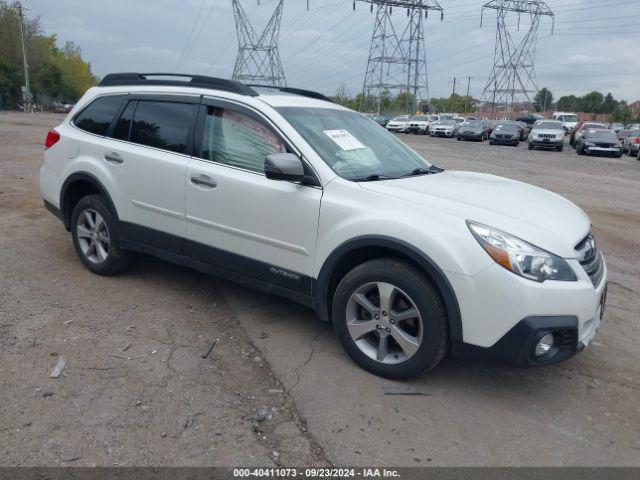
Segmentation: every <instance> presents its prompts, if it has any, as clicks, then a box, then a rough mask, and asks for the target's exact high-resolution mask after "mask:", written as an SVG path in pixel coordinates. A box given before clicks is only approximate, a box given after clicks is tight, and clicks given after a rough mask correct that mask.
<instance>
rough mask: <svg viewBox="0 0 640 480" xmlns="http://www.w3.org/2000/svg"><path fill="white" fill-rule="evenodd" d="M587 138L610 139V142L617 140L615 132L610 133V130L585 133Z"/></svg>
mask: <svg viewBox="0 0 640 480" xmlns="http://www.w3.org/2000/svg"><path fill="white" fill-rule="evenodd" d="M587 137H588V138H599V139H612V140H614V139H615V140H617V139H618V137H617V136H616V134H615V132H612V131H611V130H592V131H589V132H587Z"/></svg>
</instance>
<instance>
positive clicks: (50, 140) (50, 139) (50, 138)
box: [44, 128, 60, 150]
mask: <svg viewBox="0 0 640 480" xmlns="http://www.w3.org/2000/svg"><path fill="white" fill-rule="evenodd" d="M59 140H60V134H59V133H58V132H57V131H56V130H55V129H53V128H52V129H51V130H49V133H47V139H46V140H45V141H44V149H45V150H47V149H48V148H51V147H53V146H54V145H55V144H56V143H58V141H59Z"/></svg>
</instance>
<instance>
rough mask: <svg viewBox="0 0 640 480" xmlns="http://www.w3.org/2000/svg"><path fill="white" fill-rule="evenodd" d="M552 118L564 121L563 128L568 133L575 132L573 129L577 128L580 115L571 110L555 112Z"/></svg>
mask: <svg viewBox="0 0 640 480" xmlns="http://www.w3.org/2000/svg"><path fill="white" fill-rule="evenodd" d="M551 119H552V120H558V121H559V122H562V128H563V129H564V131H565V133H566V134H569V133H571V132H573V129H574V128H576V125H577V124H578V116H577V115H576V114H575V113H570V112H555V113H554V114H553V115H552V116H551Z"/></svg>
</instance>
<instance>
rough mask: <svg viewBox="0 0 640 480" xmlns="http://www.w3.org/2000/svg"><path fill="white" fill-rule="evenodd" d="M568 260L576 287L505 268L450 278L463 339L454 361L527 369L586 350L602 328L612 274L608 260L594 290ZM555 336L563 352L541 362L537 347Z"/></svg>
mask: <svg viewBox="0 0 640 480" xmlns="http://www.w3.org/2000/svg"><path fill="white" fill-rule="evenodd" d="M567 261H568V262H569V264H570V265H571V267H572V269H573V270H574V271H575V272H576V275H577V277H578V280H577V281H575V282H559V281H546V282H543V283H537V282H532V281H531V280H527V279H524V278H522V277H518V276H516V275H514V274H512V273H511V272H508V271H507V270H505V269H504V268H502V267H500V266H499V265H492V266H491V267H489V268H487V269H486V270H484V271H482V272H480V273H478V274H476V275H473V276H464V275H459V274H449V275H448V278H449V281H450V282H451V284H452V287H453V289H454V291H455V292H456V296H457V299H458V303H459V306H460V312H461V317H462V336H463V341H462V342H454V343H453V345H452V354H453V356H454V357H458V358H463V359H478V360H480V359H486V360H493V361H499V362H502V363H508V364H511V365H516V366H520V367H527V366H535V365H547V364H552V363H558V362H562V361H564V360H567V359H568V358H570V357H572V356H573V355H575V354H577V353H579V352H580V351H582V350H583V349H584V348H585V347H586V346H588V345H589V344H590V343H591V341H592V340H593V338H594V336H595V335H596V332H597V331H598V330H599V328H600V327H601V325H602V314H603V311H604V305H605V302H606V291H607V274H608V272H607V268H606V264H605V263H604V259H603V269H604V273H603V276H602V278H601V280H600V281H599V282H598V284H597V285H596V286H594V285H593V283H592V282H591V279H590V278H589V276H588V275H587V274H586V272H585V271H584V269H583V268H582V266H581V265H580V263H578V261H577V260H567ZM549 332H553V334H554V337H555V338H554V340H555V345H556V346H557V347H558V348H557V350H553V351H552V353H553V354H552V355H548V356H543V357H535V355H534V353H533V352H534V349H535V345H536V343H537V342H538V341H539V340H540V338H542V336H544V335H545V334H546V333H549ZM554 348H555V347H554Z"/></svg>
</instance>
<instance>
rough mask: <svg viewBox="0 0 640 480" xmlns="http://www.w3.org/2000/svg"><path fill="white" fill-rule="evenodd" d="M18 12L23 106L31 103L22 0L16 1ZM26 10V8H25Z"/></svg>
mask: <svg viewBox="0 0 640 480" xmlns="http://www.w3.org/2000/svg"><path fill="white" fill-rule="evenodd" d="M16 5H17V6H18V12H19V13H20V39H21V41H22V63H23V64H24V101H25V107H26V106H28V105H30V104H31V85H30V83H29V62H28V61H27V39H26V36H25V34H26V32H25V26H24V14H23V8H27V7H23V6H22V2H16ZM27 10H28V8H27Z"/></svg>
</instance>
